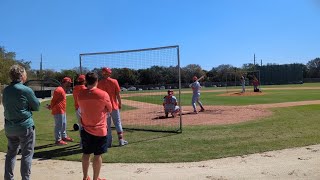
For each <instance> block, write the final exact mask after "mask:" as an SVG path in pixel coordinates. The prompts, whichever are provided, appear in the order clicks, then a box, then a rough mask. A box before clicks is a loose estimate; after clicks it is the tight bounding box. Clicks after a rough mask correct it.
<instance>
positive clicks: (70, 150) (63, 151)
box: [33, 144, 82, 159]
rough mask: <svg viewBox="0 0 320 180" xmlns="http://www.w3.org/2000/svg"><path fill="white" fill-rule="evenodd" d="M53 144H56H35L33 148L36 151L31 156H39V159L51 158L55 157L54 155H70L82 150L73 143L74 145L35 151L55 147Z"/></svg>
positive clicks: (79, 152)
mask: <svg viewBox="0 0 320 180" xmlns="http://www.w3.org/2000/svg"><path fill="white" fill-rule="evenodd" d="M55 146H56V145H55V144H47V145H42V146H36V147H35V148H34V149H35V151H36V152H35V153H34V155H33V157H34V158H39V159H51V158H56V157H63V156H70V155H75V154H81V153H82V150H81V149H80V147H79V144H75V145H71V146H56V147H61V148H56V149H51V150H48V151H40V152H39V151H38V152H37V150H41V149H45V148H51V147H55Z"/></svg>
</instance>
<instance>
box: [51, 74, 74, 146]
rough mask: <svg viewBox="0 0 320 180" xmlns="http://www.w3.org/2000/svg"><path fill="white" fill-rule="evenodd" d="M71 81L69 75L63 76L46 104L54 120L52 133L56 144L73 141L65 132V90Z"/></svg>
mask: <svg viewBox="0 0 320 180" xmlns="http://www.w3.org/2000/svg"><path fill="white" fill-rule="evenodd" d="M71 83H72V81H71V79H70V78H69V77H65V78H63V79H62V83H61V86H59V87H57V88H56V89H55V90H54V92H53V97H52V100H51V103H50V105H48V106H47V108H48V109H49V110H51V114H52V115H53V118H54V120H55V127H54V135H55V139H56V145H66V144H67V142H66V141H69V142H72V141H73V139H71V138H70V137H68V136H67V132H66V127H67V116H66V105H67V98H66V91H67V90H68V89H69V88H70V85H71Z"/></svg>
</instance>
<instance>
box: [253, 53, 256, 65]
mask: <svg viewBox="0 0 320 180" xmlns="http://www.w3.org/2000/svg"><path fill="white" fill-rule="evenodd" d="M253 65H254V66H256V54H253Z"/></svg>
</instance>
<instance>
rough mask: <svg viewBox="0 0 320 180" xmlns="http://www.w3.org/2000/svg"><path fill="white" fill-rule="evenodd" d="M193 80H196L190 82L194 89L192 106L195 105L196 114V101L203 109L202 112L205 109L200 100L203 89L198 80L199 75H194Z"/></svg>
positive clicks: (195, 111)
mask: <svg viewBox="0 0 320 180" xmlns="http://www.w3.org/2000/svg"><path fill="white" fill-rule="evenodd" d="M192 80H193V81H194V82H193V83H191V84H190V87H191V89H192V92H193V93H192V102H191V104H192V107H193V112H194V113H195V114H198V111H197V108H196V103H198V104H199V106H200V108H201V110H200V112H203V111H204V108H203V105H202V103H201V102H200V89H201V85H200V83H199V81H198V77H197V76H193V78H192Z"/></svg>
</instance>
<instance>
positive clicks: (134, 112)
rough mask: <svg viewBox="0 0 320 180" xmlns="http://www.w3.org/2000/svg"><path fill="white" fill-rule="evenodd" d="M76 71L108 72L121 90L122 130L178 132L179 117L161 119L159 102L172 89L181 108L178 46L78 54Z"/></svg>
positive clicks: (161, 105) (160, 103) (180, 127)
mask: <svg viewBox="0 0 320 180" xmlns="http://www.w3.org/2000/svg"><path fill="white" fill-rule="evenodd" d="M79 60H80V71H81V73H82V74H85V73H87V72H89V71H92V72H96V73H97V74H98V75H99V78H102V75H101V71H102V68H103V67H109V68H111V69H112V75H111V77H112V78H114V79H117V80H118V83H119V86H120V87H121V93H120V95H121V101H122V108H121V110H120V116H121V121H122V126H123V128H124V129H130V130H143V131H161V132H182V117H181V116H177V117H175V118H173V117H170V116H169V118H165V113H164V108H163V104H162V103H163V98H164V96H166V95H167V91H168V90H169V89H172V90H173V91H174V96H176V97H177V99H178V106H180V107H181V96H180V94H181V76H180V52H179V46H165V47H155V48H146V49H134V50H124V51H112V52H93V53H81V54H80V55H79Z"/></svg>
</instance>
